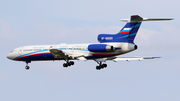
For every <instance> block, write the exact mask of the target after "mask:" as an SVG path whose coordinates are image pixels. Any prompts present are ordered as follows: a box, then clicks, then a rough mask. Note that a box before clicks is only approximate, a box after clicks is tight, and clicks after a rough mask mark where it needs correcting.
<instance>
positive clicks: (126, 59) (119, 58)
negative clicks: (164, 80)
mask: <svg viewBox="0 0 180 101" xmlns="http://www.w3.org/2000/svg"><path fill="white" fill-rule="evenodd" d="M155 58H161V57H114V58H113V57H112V58H107V60H113V61H114V62H116V61H122V60H125V61H130V60H139V61H141V60H144V59H155Z"/></svg>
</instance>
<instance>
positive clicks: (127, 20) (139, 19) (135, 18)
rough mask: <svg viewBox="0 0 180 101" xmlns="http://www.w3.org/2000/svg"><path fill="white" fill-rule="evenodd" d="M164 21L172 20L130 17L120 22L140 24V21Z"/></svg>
mask: <svg viewBox="0 0 180 101" xmlns="http://www.w3.org/2000/svg"><path fill="white" fill-rule="evenodd" d="M164 20H173V18H142V17H140V16H138V15H132V16H131V19H121V20H120V21H124V22H142V21H164Z"/></svg>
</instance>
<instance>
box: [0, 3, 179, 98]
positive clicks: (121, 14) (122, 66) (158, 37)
mask: <svg viewBox="0 0 180 101" xmlns="http://www.w3.org/2000/svg"><path fill="white" fill-rule="evenodd" d="M179 3H180V1H179V0H166V1H164V0H150V1H145V0H136V1H135V0H124V1H123V0H88V1H87V0H65V1H62V0H51V1H49V0H38V1H37V0H30V1H25V0H15V1H14V0H4V1H0V15H1V16H0V41H1V43H0V46H1V47H2V49H1V51H2V52H1V53H0V56H1V57H0V59H1V66H0V101H12V100H15V101H179V100H180V66H179V62H180V58H179V57H180V54H179V51H180V45H179V43H180V40H179V39H180V29H179V28H180V25H179V23H180V14H179V10H180V7H179ZM134 14H137V15H140V16H142V17H146V18H148V17H149V18H174V20H173V21H158V22H143V24H142V25H141V28H140V30H139V32H138V34H137V36H136V39H135V43H136V44H137V45H138V49H137V50H136V51H133V52H131V53H128V54H126V55H122V56H120V57H133V56H160V57H162V58H160V59H154V60H143V61H130V62H126V61H118V62H113V61H108V62H107V64H108V67H107V68H106V69H103V70H100V71H97V70H96V68H95V67H96V65H97V63H96V62H94V61H86V62H85V61H75V65H74V66H71V67H68V68H64V67H63V66H62V64H63V63H64V61H55V62H53V61H43V62H42V61H40V62H32V63H30V64H29V66H30V70H28V71H27V70H25V65H26V64H25V63H24V62H18V61H12V60H8V59H7V58H6V56H7V54H8V53H9V52H11V51H12V50H13V49H14V48H17V47H20V46H26V45H37V44H38V45H46V44H59V43H69V44H70V43H91V42H92V43H96V42H97V43H98V41H97V36H98V34H100V33H103V34H105V33H107V34H108V33H117V32H119V30H120V29H121V28H122V27H123V26H124V25H125V22H120V21H119V20H120V19H125V18H129V17H130V16H131V15H134Z"/></svg>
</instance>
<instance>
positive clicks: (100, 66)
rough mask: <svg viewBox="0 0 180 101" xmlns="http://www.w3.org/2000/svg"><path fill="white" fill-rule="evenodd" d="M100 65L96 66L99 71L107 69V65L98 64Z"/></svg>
mask: <svg viewBox="0 0 180 101" xmlns="http://www.w3.org/2000/svg"><path fill="white" fill-rule="evenodd" d="M96 62H97V61H96ZM97 63H98V64H99V66H96V69H97V70H100V69H103V68H106V67H107V64H102V62H97Z"/></svg>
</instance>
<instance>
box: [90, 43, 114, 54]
mask: <svg viewBox="0 0 180 101" xmlns="http://www.w3.org/2000/svg"><path fill="white" fill-rule="evenodd" d="M88 50H89V51H91V52H107V51H113V50H114V47H113V46H110V45H106V44H90V45H89V46H88Z"/></svg>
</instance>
